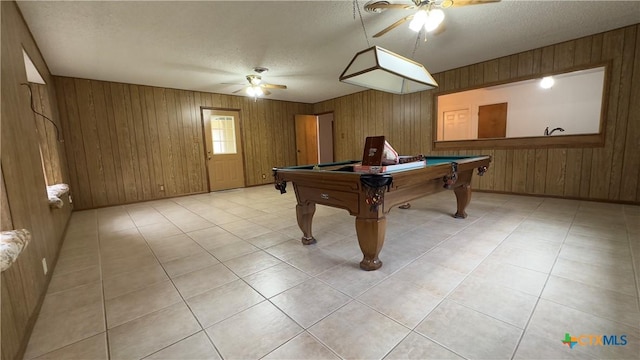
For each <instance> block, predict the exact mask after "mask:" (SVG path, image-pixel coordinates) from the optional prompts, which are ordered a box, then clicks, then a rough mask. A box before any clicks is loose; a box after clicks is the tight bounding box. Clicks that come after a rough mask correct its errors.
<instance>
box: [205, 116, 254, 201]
mask: <svg viewBox="0 0 640 360" xmlns="http://www.w3.org/2000/svg"><path fill="white" fill-rule="evenodd" d="M202 117H203V118H202V121H203V124H204V133H205V143H206V144H205V145H206V151H207V153H206V156H207V157H206V162H207V172H208V175H209V191H218V190H227V189H235V188H240V187H244V161H243V159H242V137H241V135H240V112H239V111H228V110H216V109H203V110H202Z"/></svg>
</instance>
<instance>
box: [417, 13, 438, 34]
mask: <svg viewBox="0 0 640 360" xmlns="http://www.w3.org/2000/svg"><path fill="white" fill-rule="evenodd" d="M443 21H444V11H442V10H440V9H433V10H429V12H428V13H427V17H426V19H425V21H424V29H425V30H426V31H428V32H431V31H433V30H435V29H437V28H438V26H440V24H442V22H443ZM418 31H419V29H418Z"/></svg>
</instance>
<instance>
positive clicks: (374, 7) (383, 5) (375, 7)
mask: <svg viewBox="0 0 640 360" xmlns="http://www.w3.org/2000/svg"><path fill="white" fill-rule="evenodd" d="M415 8H416V6H415V5H411V4H389V3H388V2H386V1H379V2H375V3H371V4H366V5H365V6H364V9H365V10H366V11H368V12H382V10H386V9H402V10H408V9H415Z"/></svg>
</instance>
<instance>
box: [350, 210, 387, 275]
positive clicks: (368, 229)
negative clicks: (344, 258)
mask: <svg viewBox="0 0 640 360" xmlns="http://www.w3.org/2000/svg"><path fill="white" fill-rule="evenodd" d="M386 230H387V219H386V218H384V217H382V218H380V219H361V218H357V217H356V233H357V234H358V244H360V250H362V254H363V255H364V258H363V259H362V261H361V262H360V268H361V269H363V270H367V271H370V270H377V269H379V268H380V267H381V266H382V261H380V259H378V254H380V250H382V245H383V244H384V235H385V232H386Z"/></svg>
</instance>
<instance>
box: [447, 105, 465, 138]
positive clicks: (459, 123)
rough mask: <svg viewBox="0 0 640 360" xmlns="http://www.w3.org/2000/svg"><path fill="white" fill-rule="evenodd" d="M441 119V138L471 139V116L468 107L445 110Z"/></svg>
mask: <svg viewBox="0 0 640 360" xmlns="http://www.w3.org/2000/svg"><path fill="white" fill-rule="evenodd" d="M442 119H443V124H444V128H443V134H442V137H443V140H466V139H471V118H470V117H469V109H461V110H451V111H445V112H444V113H443V114H442Z"/></svg>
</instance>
